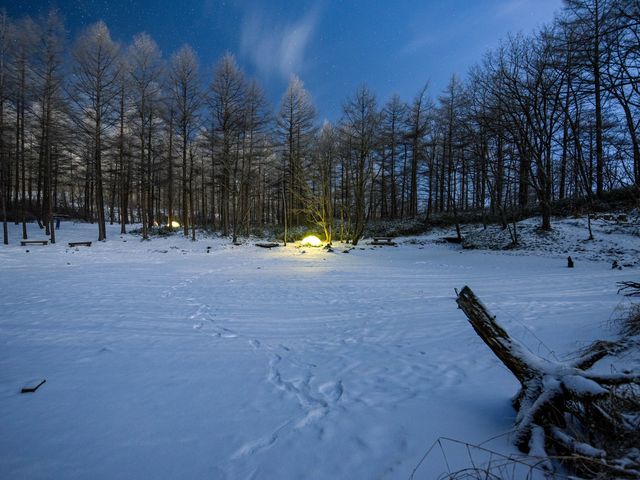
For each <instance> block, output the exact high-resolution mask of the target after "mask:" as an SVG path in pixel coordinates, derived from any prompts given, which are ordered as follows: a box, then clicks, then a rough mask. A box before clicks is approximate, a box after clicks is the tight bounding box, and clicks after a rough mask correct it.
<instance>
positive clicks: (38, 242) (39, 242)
mask: <svg viewBox="0 0 640 480" xmlns="http://www.w3.org/2000/svg"><path fill="white" fill-rule="evenodd" d="M48 244H49V240H20V245H21V246H23V247H26V246H27V245H48Z"/></svg>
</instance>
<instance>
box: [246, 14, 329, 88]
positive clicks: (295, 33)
mask: <svg viewBox="0 0 640 480" xmlns="http://www.w3.org/2000/svg"><path fill="white" fill-rule="evenodd" d="M319 17H320V9H319V8H312V9H311V10H310V11H309V12H307V13H306V14H305V15H304V16H303V17H302V18H299V19H297V20H295V21H293V22H282V21H278V20H276V19H275V18H273V17H270V16H269V15H268V14H266V13H265V12H263V11H260V10H256V9H253V10H252V11H251V13H249V14H247V15H246V16H245V18H244V19H243V22H242V33H241V38H240V52H241V54H242V55H243V56H244V57H246V58H249V59H250V60H251V61H252V62H253V63H254V65H255V66H256V67H257V68H258V70H260V72H261V73H262V74H264V75H268V76H270V75H273V74H277V75H280V76H282V77H284V78H288V77H289V76H290V75H292V74H299V73H300V72H301V71H302V69H303V68H304V67H305V50H306V49H307V46H308V45H309V42H310V40H311V38H312V36H313V33H314V30H315V28H316V25H317V23H318V20H319Z"/></svg>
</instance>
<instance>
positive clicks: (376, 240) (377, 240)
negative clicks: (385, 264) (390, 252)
mask: <svg viewBox="0 0 640 480" xmlns="http://www.w3.org/2000/svg"><path fill="white" fill-rule="evenodd" d="M395 244H396V243H395V242H394V241H393V237H373V242H371V245H395Z"/></svg>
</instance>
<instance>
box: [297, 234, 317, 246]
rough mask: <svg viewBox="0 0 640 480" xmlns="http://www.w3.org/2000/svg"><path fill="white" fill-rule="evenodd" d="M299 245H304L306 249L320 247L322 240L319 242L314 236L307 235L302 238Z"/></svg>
mask: <svg viewBox="0 0 640 480" xmlns="http://www.w3.org/2000/svg"><path fill="white" fill-rule="evenodd" d="M300 245H304V246H306V247H320V246H321V245H322V240H320V239H319V238H318V237H316V236H315V235H309V236H308V237H304V238H303V239H302V241H301V242H300Z"/></svg>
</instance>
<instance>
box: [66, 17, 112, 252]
mask: <svg viewBox="0 0 640 480" xmlns="http://www.w3.org/2000/svg"><path fill="white" fill-rule="evenodd" d="M119 55H120V47H119V45H118V44H117V43H116V42H114V41H113V40H112V39H111V34H110V33H109V29H108V28H107V26H106V24H105V23H104V22H97V23H95V24H93V25H91V26H89V27H88V28H87V29H86V30H84V32H82V33H81V34H80V36H79V37H78V39H77V41H76V43H75V45H74V48H73V58H74V69H73V80H72V87H71V89H70V96H71V98H72V100H73V102H74V105H75V107H76V111H75V112H74V116H75V120H76V124H77V125H78V127H79V128H80V130H81V131H82V132H83V133H84V135H85V136H86V138H87V140H88V141H89V143H90V145H91V153H92V154H91V158H92V160H93V162H92V163H93V165H92V166H93V169H94V181H95V208H96V213H97V221H98V241H102V240H106V238H107V231H106V221H105V208H104V190H103V189H104V184H103V174H102V169H103V151H104V148H105V146H104V143H103V141H104V137H105V132H106V131H107V130H109V129H110V127H111V126H112V124H113V113H114V109H115V103H116V102H115V100H116V99H117V97H118V93H119V88H118V78H119V76H120V75H121V73H122V72H121V71H120V67H121V66H122V64H121V62H120V61H119Z"/></svg>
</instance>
